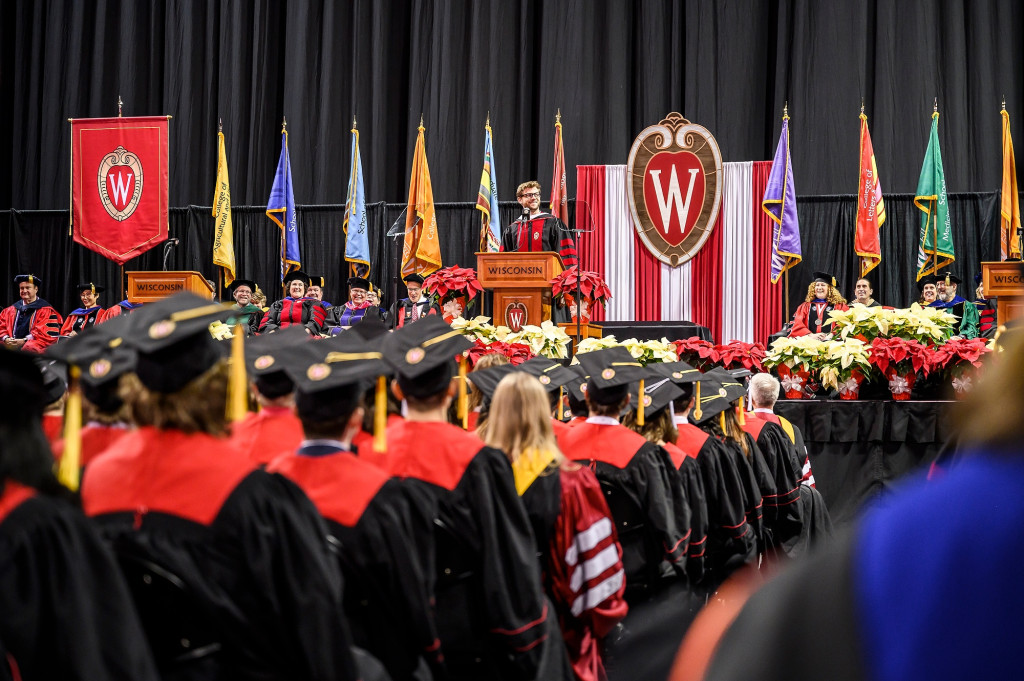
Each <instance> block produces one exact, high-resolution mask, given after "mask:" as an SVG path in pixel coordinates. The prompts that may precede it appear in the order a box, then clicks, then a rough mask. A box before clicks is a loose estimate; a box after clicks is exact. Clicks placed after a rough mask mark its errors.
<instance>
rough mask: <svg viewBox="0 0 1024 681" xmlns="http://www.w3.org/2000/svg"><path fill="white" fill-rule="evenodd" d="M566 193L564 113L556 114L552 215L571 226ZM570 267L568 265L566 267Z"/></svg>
mask: <svg viewBox="0 0 1024 681" xmlns="http://www.w3.org/2000/svg"><path fill="white" fill-rule="evenodd" d="M567 198H568V197H567V196H566V192H565V150H564V149H562V112H561V111H559V112H558V113H557V114H555V163H554V170H553V171H552V173H551V204H550V205H551V214H552V215H554V216H555V217H556V218H558V219H559V220H561V221H562V223H563V224H569V207H568V205H567ZM566 267H568V265H566Z"/></svg>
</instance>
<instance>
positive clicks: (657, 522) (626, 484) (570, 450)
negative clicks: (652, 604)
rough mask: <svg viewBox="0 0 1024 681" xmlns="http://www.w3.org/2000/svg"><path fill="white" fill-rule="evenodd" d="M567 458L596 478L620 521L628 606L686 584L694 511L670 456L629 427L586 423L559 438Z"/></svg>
mask: <svg viewBox="0 0 1024 681" xmlns="http://www.w3.org/2000/svg"><path fill="white" fill-rule="evenodd" d="M558 447H559V449H560V450H561V451H562V452H563V453H564V454H565V456H566V457H568V458H570V459H572V460H573V461H578V462H580V463H585V464H586V465H589V466H590V468H591V469H592V470H593V471H594V473H595V474H596V475H597V479H598V481H600V483H601V487H602V488H603V489H604V490H605V493H606V495H607V497H606V500H607V502H608V508H609V509H610V510H611V513H612V517H613V518H614V519H615V525H616V529H617V530H618V533H619V543H620V544H621V545H622V563H623V565H624V566H625V569H626V601H627V602H628V603H629V604H630V607H631V608H632V607H633V606H634V604H636V603H640V602H642V601H646V600H648V599H650V598H652V597H654V596H655V595H656V594H657V593H658V592H660V591H661V590H662V589H663V588H665V587H666V586H668V585H670V584H671V583H673V582H683V583H687V582H688V580H687V572H686V555H687V552H688V551H689V540H690V534H691V528H690V524H691V519H690V506H689V503H688V500H687V499H686V494H685V490H684V488H683V481H682V479H681V477H680V475H679V471H678V470H676V467H675V466H674V465H673V464H672V460H671V459H670V458H669V455H668V453H667V452H666V451H665V450H664V449H663V448H661V447H659V446H658V445H656V444H654V443H652V442H648V441H647V440H645V439H644V438H643V437H642V436H641V435H638V434H637V433H634V432H633V431H631V430H629V429H628V428H626V427H625V426H621V425H610V424H609V425H605V424H599V423H591V422H589V421H588V422H585V423H581V424H580V425H578V426H576V427H574V428H568V429H566V430H565V431H564V432H563V433H562V435H561V436H560V437H559V438H558Z"/></svg>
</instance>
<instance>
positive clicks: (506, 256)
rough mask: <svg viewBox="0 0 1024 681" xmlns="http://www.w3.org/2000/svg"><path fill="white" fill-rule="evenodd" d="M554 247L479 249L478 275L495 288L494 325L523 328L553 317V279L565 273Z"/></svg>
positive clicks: (481, 279)
mask: <svg viewBox="0 0 1024 681" xmlns="http://www.w3.org/2000/svg"><path fill="white" fill-rule="evenodd" d="M562 269H563V268H562V259H561V258H560V257H559V256H558V254H557V253H554V252H552V251H537V252H534V253H477V254H476V277H477V279H478V280H479V281H480V284H481V285H482V286H483V287H484V288H485V289H490V290H492V291H493V292H494V319H493V320H492V321H493V323H494V325H495V326H497V325H500V324H503V325H505V326H507V327H508V328H510V329H512V330H513V331H519V330H520V329H522V328H523V326H524V325H526V324H538V325H539V324H540V323H541V322H542V321H544V320H547V319H551V280H552V279H554V278H555V277H557V276H558V275H559V274H561V273H562Z"/></svg>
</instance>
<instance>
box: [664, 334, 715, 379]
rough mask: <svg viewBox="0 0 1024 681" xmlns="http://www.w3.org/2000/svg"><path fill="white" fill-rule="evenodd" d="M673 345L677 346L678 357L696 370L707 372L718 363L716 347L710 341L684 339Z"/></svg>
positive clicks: (675, 341) (673, 342) (674, 342)
mask: <svg viewBox="0 0 1024 681" xmlns="http://www.w3.org/2000/svg"><path fill="white" fill-rule="evenodd" d="M672 345H674V346H676V356H677V357H678V358H679V359H681V360H683V361H684V362H686V363H687V364H689V365H691V366H692V367H694V368H695V369H700V370H701V371H707V370H708V369H710V368H711V367H713V366H714V365H715V364H716V363H717V362H718V358H717V356H716V355H715V345H714V343H712V342H710V341H706V340H701V339H700V338H696V337H694V338H683V339H681V340H674V341H672Z"/></svg>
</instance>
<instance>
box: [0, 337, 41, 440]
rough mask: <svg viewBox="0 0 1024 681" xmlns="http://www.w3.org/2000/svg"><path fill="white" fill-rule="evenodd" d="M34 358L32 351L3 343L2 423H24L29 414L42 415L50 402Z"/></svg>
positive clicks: (0, 376)
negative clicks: (5, 346)
mask: <svg viewBox="0 0 1024 681" xmlns="http://www.w3.org/2000/svg"><path fill="white" fill-rule="evenodd" d="M34 359H35V358H34V357H33V356H32V355H31V353H27V352H18V351H17V350H8V349H6V348H2V347H0V383H3V386H4V389H3V390H0V423H3V424H5V425H15V424H24V423H25V416H26V415H28V416H30V417H35V418H36V419H39V418H42V415H43V409H44V408H45V407H46V405H47V404H49V402H47V395H46V390H45V388H44V387H43V374H42V373H41V372H40V370H39V366H38V365H37V364H36V362H35V361H34Z"/></svg>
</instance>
